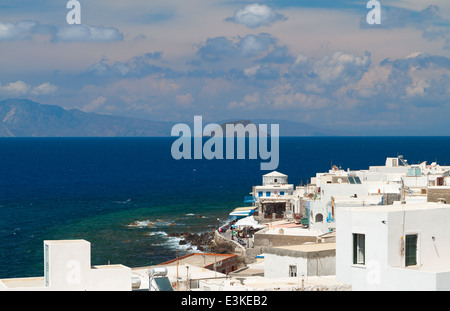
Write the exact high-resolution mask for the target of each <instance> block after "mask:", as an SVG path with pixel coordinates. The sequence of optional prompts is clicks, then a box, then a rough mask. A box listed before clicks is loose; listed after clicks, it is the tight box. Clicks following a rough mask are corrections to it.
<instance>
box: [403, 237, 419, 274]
mask: <svg viewBox="0 0 450 311" xmlns="http://www.w3.org/2000/svg"><path fill="white" fill-rule="evenodd" d="M415 265H417V234H408V235H406V237H405V266H406V267H407V266H415Z"/></svg>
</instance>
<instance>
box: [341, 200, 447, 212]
mask: <svg viewBox="0 0 450 311" xmlns="http://www.w3.org/2000/svg"><path fill="white" fill-rule="evenodd" d="M341 208H342V209H345V210H350V211H355V212H384V213H389V212H401V211H413V210H432V209H446V208H448V209H450V204H444V203H437V202H425V203H424V202H422V201H418V202H407V203H406V204H400V202H396V203H395V204H393V205H379V206H357V207H341Z"/></svg>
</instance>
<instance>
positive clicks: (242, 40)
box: [197, 33, 292, 63]
mask: <svg viewBox="0 0 450 311" xmlns="http://www.w3.org/2000/svg"><path fill="white" fill-rule="evenodd" d="M197 55H199V56H200V58H201V59H203V60H206V61H211V62H218V61H221V60H224V59H235V58H236V57H241V58H255V60H258V61H260V62H266V63H270V62H275V63H283V62H289V61H291V60H292V56H291V55H290V52H289V49H288V48H287V47H286V46H282V45H279V44H278V43H277V39H276V38H275V37H273V36H272V35H271V34H268V33H259V34H257V35H253V34H250V35H247V36H245V37H238V38H235V39H229V38H226V37H215V38H208V39H207V40H206V42H205V43H204V44H203V45H202V46H201V47H200V48H199V49H198V51H197Z"/></svg>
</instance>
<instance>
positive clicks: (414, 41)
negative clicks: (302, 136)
mask: <svg viewBox="0 0 450 311" xmlns="http://www.w3.org/2000/svg"><path fill="white" fill-rule="evenodd" d="M78 1H79V3H80V13H81V14H80V20H81V24H75V25H72V24H69V23H68V22H67V19H66V17H67V15H68V13H69V12H70V11H71V8H72V6H70V7H69V8H67V4H68V2H69V1H68V0H67V1H66V0H42V1H32V0H0V100H2V99H7V98H26V99H31V100H34V101H37V102H39V103H42V104H53V105H59V106H62V107H64V108H67V109H72V108H76V109H80V110H82V111H85V112H95V113H101V114H109V115H119V116H128V117H138V118H142V119H148V120H158V121H175V122H192V121H193V118H194V116H195V115H201V116H202V117H203V120H204V122H217V121H220V120H230V119H236V120H241V119H247V120H252V119H258V120H260V119H263V120H288V121H295V122H302V123H308V124H311V125H313V126H315V127H318V128H326V129H330V130H336V131H345V132H346V133H349V134H350V135H449V133H450V122H449V117H450V96H449V94H450V1H448V0H435V1H428V0H380V1H379V3H380V8H381V11H380V12H381V13H380V15H381V21H380V24H369V23H368V22H367V19H366V17H367V15H368V14H369V13H370V12H371V10H372V8H373V7H372V6H370V7H369V8H368V7H367V5H368V2H369V1H368V0H367V1H357V0H342V1H340V0H333V1H332V0H295V1H294V0H277V1H275V0H273V1H259V2H254V1H244V0H242V1H239V0H232V1H225V0H190V1H179V0H178V1H173V0H164V1H162V0H151V1H149V0H130V1H118V0H108V1H105V0H89V1H87V0H78Z"/></svg>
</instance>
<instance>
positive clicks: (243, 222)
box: [234, 216, 266, 229]
mask: <svg viewBox="0 0 450 311" xmlns="http://www.w3.org/2000/svg"><path fill="white" fill-rule="evenodd" d="M234 226H235V227H252V228H254V229H261V228H265V227H266V226H264V225H260V224H258V222H257V221H256V220H255V219H254V218H253V216H249V217H245V218H242V219H240V220H238V221H237V222H236V223H235V224H234Z"/></svg>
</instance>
